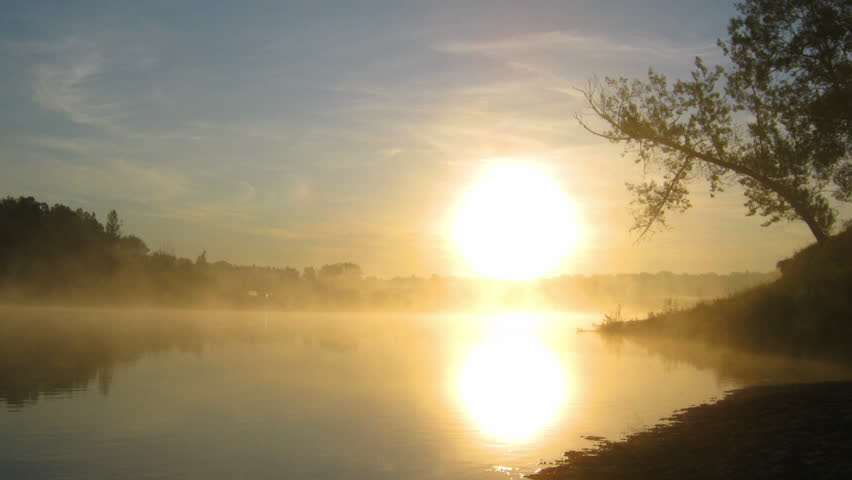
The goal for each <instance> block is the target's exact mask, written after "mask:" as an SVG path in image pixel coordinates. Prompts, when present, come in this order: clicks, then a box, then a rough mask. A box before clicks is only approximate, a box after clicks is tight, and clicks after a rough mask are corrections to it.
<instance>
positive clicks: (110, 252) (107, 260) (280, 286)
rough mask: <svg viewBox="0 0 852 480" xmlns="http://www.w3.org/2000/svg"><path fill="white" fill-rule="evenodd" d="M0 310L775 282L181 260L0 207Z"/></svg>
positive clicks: (508, 302) (447, 301) (70, 216)
mask: <svg viewBox="0 0 852 480" xmlns="http://www.w3.org/2000/svg"><path fill="white" fill-rule="evenodd" d="M0 232H2V233H0V300H2V301H4V302H6V303H74V304H133V305H168V306H205V307H235V308H239V307H264V308H276V309H289V310H416V311H431V310H470V309H476V308H488V307H495V306H496V307H499V306H511V307H520V308H530V309H572V310H599V309H609V308H612V307H613V306H615V305H616V304H621V305H623V306H624V307H625V308H626V309H630V310H634V311H647V310H651V309H655V308H657V307H659V306H660V305H662V304H663V303H664V302H669V303H670V302H671V301H675V302H678V303H680V304H682V305H687V304H692V303H694V302H695V301H698V300H701V299H707V298H715V297H719V296H723V295H727V294H730V293H732V292H735V291H738V290H742V289H746V288H749V287H752V286H755V285H757V284H761V283H766V282H768V281H771V280H772V279H774V278H775V276H776V274H774V273H751V272H745V273H731V274H727V275H718V274H715V273H708V274H701V275H686V274H673V273H670V272H659V273H655V274H649V273H639V274H622V275H590V276H586V275H570V276H568V275H566V276H560V277H553V278H548V279H542V280H538V281H532V282H511V281H497V280H485V279H468V278H458V277H442V276H437V275H433V276H431V277H428V278H422V277H397V278H392V279H381V278H376V277H372V276H369V277H366V276H365V275H364V273H363V271H362V269H361V267H360V266H358V265H356V264H354V263H336V264H331V265H324V266H322V267H319V268H314V267H305V268H303V269H301V270H297V269H295V268H292V267H284V268H273V267H261V266H255V265H251V266H241V265H233V264H230V263H228V262H225V261H217V262H210V261H208V259H207V255H206V252H201V254H200V255H198V257H197V258H196V259H195V260H190V259H187V258H180V257H177V256H175V255H174V254H173V253H170V252H168V251H165V250H163V249H159V250H156V251H151V250H150V249H149V247H148V246H147V245H146V244H145V242H144V241H143V240H142V239H140V238H139V237H136V236H134V235H129V234H125V233H124V232H123V231H122V223H121V220H120V218H119V217H118V214H117V213H116V212H115V211H114V210H113V211H111V212H110V213H109V215H108V216H107V221H106V223H105V224H101V223H100V222H99V221H98V220H97V218H96V217H95V214H94V213H90V212H86V211H84V210H82V209H76V210H74V209H71V208H69V207H67V206H65V205H61V204H57V205H53V206H49V205H47V204H46V203H42V202H38V201H37V200H36V199H34V198H32V197H20V198H17V199H16V198H11V197H7V198H5V199H3V200H2V201H0Z"/></svg>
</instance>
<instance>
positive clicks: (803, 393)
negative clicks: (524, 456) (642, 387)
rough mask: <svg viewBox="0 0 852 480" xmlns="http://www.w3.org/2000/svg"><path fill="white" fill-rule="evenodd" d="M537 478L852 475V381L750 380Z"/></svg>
mask: <svg viewBox="0 0 852 480" xmlns="http://www.w3.org/2000/svg"><path fill="white" fill-rule="evenodd" d="M671 421H672V423H671V424H667V425H658V426H656V427H654V428H652V429H650V430H647V431H644V432H640V433H637V434H634V435H631V436H629V437H628V438H627V439H625V440H624V441H621V442H607V441H601V442H599V443H598V445H597V447H595V448H592V449H586V450H581V451H571V452H566V453H565V458H564V459H562V460H560V462H559V465H557V466H555V467H551V468H546V469H544V470H542V471H540V472H538V473H536V474H534V475H531V477H532V478H536V479H539V480H549V479H585V480H590V479H615V478H618V479H621V478H623V479H685V478H688V479H711V478H712V479H763V478H765V479H770V478H771V479H794V478H795V479H800V478H801V479H829V478H830V479H852V382H831V383H816V384H802V385H780V386H761V387H750V388H745V389H742V390H737V391H734V392H732V393H731V394H729V395H727V396H726V397H725V398H723V399H722V400H720V401H718V402H716V403H714V404H709V405H708V404H705V405H698V406H695V407H690V408H687V409H684V410H681V411H679V412H677V413H676V414H675V415H674V416H673V417H672V418H671Z"/></svg>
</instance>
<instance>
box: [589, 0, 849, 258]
mask: <svg viewBox="0 0 852 480" xmlns="http://www.w3.org/2000/svg"><path fill="white" fill-rule="evenodd" d="M737 9H738V10H739V16H737V17H735V18H733V19H732V20H731V22H730V25H729V27H728V32H729V35H730V38H729V40H728V41H727V42H723V41H719V45H720V47H721V48H722V50H723V52H724V54H725V55H726V56H727V57H728V58H729V59H730V60H731V61H732V63H733V65H732V66H731V67H730V69H729V70H726V69H724V68H722V67H720V66H716V67H715V68H708V67H707V66H705V64H704V63H703V62H702V61H701V59H700V58H697V59H696V61H695V66H696V69H695V70H694V71H693V73H692V77H691V79H689V80H679V81H676V82H674V84H671V85H670V84H669V83H668V81H667V80H666V77H665V76H664V75H662V74H659V73H656V72H654V71H653V70H650V71H649V74H648V80H647V81H640V80H628V79H626V78H605V79H604V80H598V79H594V80H592V81H591V82H589V86H588V88H586V89H585V90H582V93H583V94H584V96H585V100H586V103H587V104H588V106H589V107H590V108H591V110H592V112H593V113H594V115H595V116H596V117H598V118H600V119H602V120H603V121H604V123H605V124H606V127H605V129H604V130H598V129H595V128H592V127H591V126H590V125H589V124H588V123H587V122H586V121H585V120H584V119H583V118H582V117H580V116H579V115H578V117H577V118H578V120H579V121H580V123H581V124H582V125H583V126H584V127H586V128H587V129H588V130H589V131H591V132H592V133H595V134H597V135H600V136H603V137H605V138H607V139H609V140H611V141H613V142H616V143H621V142H623V143H624V144H625V145H626V149H627V151H630V152H635V153H636V154H637V160H636V161H637V163H641V164H642V165H643V167H644V168H645V169H650V168H652V167H659V168H661V170H662V172H663V175H662V179H661V181H660V182H659V183H658V181H657V180H646V181H644V182H643V183H641V184H636V185H628V188H629V189H630V190H631V191H632V192H633V193H634V194H635V200H634V205H636V207H637V209H636V211H635V219H636V222H635V224H634V227H633V228H634V229H637V230H639V231H640V235H639V238H640V239H641V238H642V237H643V236H644V235H645V234H646V233H647V232H648V231H650V230H651V229H652V228H653V227H654V226H655V225H660V226H664V225H665V221H666V213H667V212H668V211H672V210H674V211H680V212H682V211H684V210H686V209H688V208H689V207H690V206H691V203H690V200H689V198H688V193H689V190H688V185H689V183H690V182H691V181H693V180H696V179H703V180H705V181H706V182H707V183H708V184H709V188H710V192H711V196H713V194H715V193H716V192H720V191H722V188H723V187H724V186H725V185H726V184H727V183H728V182H729V181H732V180H733V181H736V182H738V183H739V184H741V185H742V186H743V187H744V188H745V196H746V203H745V206H746V208H747V209H748V213H747V214H748V215H755V214H758V215H761V216H763V217H766V222H765V223H764V224H763V225H764V226H766V225H769V224H772V223H775V222H778V221H780V220H801V221H804V222H805V223H806V224H807V226H808V227H809V228H810V230H811V232H812V233H813V235H814V237H815V238H816V239H817V241H818V242H824V241H825V239H826V237H827V235H828V234H829V233H830V231H831V228H832V226H833V225H834V223H835V221H836V215H837V214H836V212H835V210H834V209H833V208H832V206H831V205H830V203H829V201H828V198H827V197H826V194H827V193H832V194H833V196H834V198H835V199H837V200H839V201H844V202H848V201H849V200H850V196H852V165H850V156H849V152H850V134H852V120H851V119H852V64H850V58H849V53H850V51H852V6H850V3H849V2H848V0H746V1H744V2H742V3H739V4H738V5H737Z"/></svg>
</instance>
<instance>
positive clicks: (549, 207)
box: [453, 162, 577, 280]
mask: <svg viewBox="0 0 852 480" xmlns="http://www.w3.org/2000/svg"><path fill="white" fill-rule="evenodd" d="M453 238H454V240H455V242H456V245H457V246H458V248H459V250H460V251H461V253H462V255H463V256H464V258H465V260H466V262H467V263H468V265H469V266H470V267H471V268H472V269H473V270H474V271H475V272H476V273H477V274H479V275H482V276H484V277H490V278H497V279H506V280H528V279H531V278H535V277H538V276H541V275H543V274H545V273H547V272H548V271H549V270H551V269H553V268H555V267H556V266H557V265H558V264H559V262H560V261H561V260H562V259H563V258H564V257H565V255H566V254H567V253H568V252H569V251H570V250H571V249H572V248H573V247H574V245H575V244H576V241H577V225H576V221H575V219H574V216H573V208H572V205H571V203H570V202H569V201H568V199H567V198H566V197H565V195H564V194H563V193H562V191H561V190H560V189H559V186H558V185H557V184H556V182H554V181H553V180H552V179H551V178H550V177H549V176H548V175H547V174H546V173H545V172H544V171H542V170H540V169H538V168H536V167H534V166H533V165H530V164H527V163H521V162H506V163H500V164H496V165H493V166H492V167H491V168H489V169H488V170H487V171H486V173H485V175H484V176H483V177H482V178H481V179H480V181H479V182H478V183H477V184H476V185H474V186H473V188H471V189H470V190H469V191H468V192H467V193H466V195H465V196H464V198H463V200H462V202H461V204H460V206H459V207H458V211H457V213H456V217H455V221H454V224H453Z"/></svg>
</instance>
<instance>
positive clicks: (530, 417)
mask: <svg viewBox="0 0 852 480" xmlns="http://www.w3.org/2000/svg"><path fill="white" fill-rule="evenodd" d="M456 393H457V395H458V397H459V399H460V401H461V403H462V405H463V406H464V408H465V410H466V412H467V413H468V415H469V416H470V417H471V418H472V419H473V420H474V421H475V422H476V424H477V425H478V427H479V428H480V429H481V430H482V431H483V432H485V433H487V434H490V435H493V436H496V437H498V438H499V439H500V440H502V441H505V442H510V443H521V442H525V441H529V440H532V439H533V438H534V437H535V435H536V434H537V433H538V432H540V431H541V430H542V429H543V428H544V427H546V426H548V425H551V424H553V423H555V422H556V421H557V420H558V418H559V416H560V413H561V410H562V408H561V407H562V406H563V405H564V403H565V400H566V396H567V394H568V393H569V392H568V388H567V382H566V374H565V371H564V369H563V368H562V365H561V364H560V362H559V360H558V359H557V357H556V355H554V353H553V352H552V351H551V350H550V349H549V348H548V347H547V346H546V345H545V344H544V343H543V342H542V338H541V336H540V333H539V332H538V331H537V328H536V324H535V322H534V321H533V319H532V317H531V316H530V315H523V314H511V315H502V316H499V317H495V318H494V319H493V321H492V322H491V326H490V327H489V330H488V333H487V335H486V338H485V340H484V341H483V342H482V343H481V344H479V345H478V346H477V347H475V348H474V349H473V350H472V351H471V352H470V353H469V354H468V355H467V357H466V358H465V360H464V361H463V363H462V365H461V367H460V369H459V371H458V377H457V384H456Z"/></svg>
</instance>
